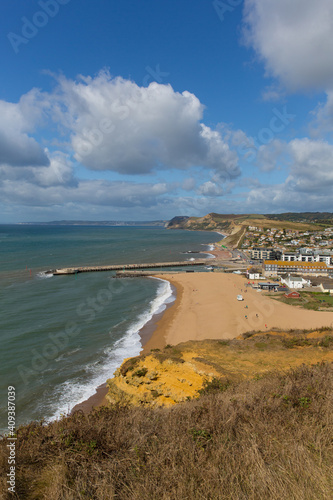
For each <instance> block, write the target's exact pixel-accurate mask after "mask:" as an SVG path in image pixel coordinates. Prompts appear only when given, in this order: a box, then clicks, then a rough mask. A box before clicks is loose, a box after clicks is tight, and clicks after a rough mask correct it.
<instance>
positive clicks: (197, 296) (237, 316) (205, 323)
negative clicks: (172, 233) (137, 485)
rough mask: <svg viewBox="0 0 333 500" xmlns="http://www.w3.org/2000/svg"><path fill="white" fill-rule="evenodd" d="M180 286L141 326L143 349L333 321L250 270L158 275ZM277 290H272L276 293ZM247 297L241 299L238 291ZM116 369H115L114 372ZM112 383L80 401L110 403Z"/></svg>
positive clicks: (329, 314) (332, 316)
mask: <svg viewBox="0 0 333 500" xmlns="http://www.w3.org/2000/svg"><path fill="white" fill-rule="evenodd" d="M155 277H159V278H161V279H164V280H168V281H169V282H170V283H171V285H173V286H174V287H175V288H176V290H177V296H176V301H175V302H174V303H173V304H172V305H171V306H170V307H168V308H167V310H166V311H165V312H164V313H163V314H160V315H158V317H155V318H153V320H152V321H150V322H149V324H147V325H146V326H145V327H144V328H143V330H142V331H141V332H140V334H141V341H142V344H143V350H142V354H145V353H147V352H149V351H150V350H151V349H156V348H163V347H164V346H165V345H167V344H171V345H176V344H179V343H180V342H186V341H188V340H205V339H232V338H235V337H237V336H238V335H240V334H242V333H245V332H248V331H251V330H259V331H265V330H271V329H272V328H279V329H285V330H289V329H292V328H293V329H315V328H320V327H332V326H333V312H326V311H308V310H305V309H301V308H298V307H295V306H292V305H287V304H283V303H281V302H278V301H276V300H274V299H273V298H271V296H268V295H266V294H265V293H263V292H261V293H258V292H257V291H256V290H254V289H252V288H251V287H246V286H245V285H246V284H247V282H248V281H247V280H246V278H245V277H244V276H238V275H236V274H227V273H202V272H194V273H192V272H191V273H186V272H185V273H175V274H160V275H158V276H156V275H155ZM273 293H274V292H272V294H271V295H272V296H273ZM238 294H241V295H243V298H244V300H243V301H238V300H237V295H238ZM111 376H112V374H110V377H111ZM106 393H107V387H106V386H105V387H101V388H99V390H98V392H97V394H95V395H94V396H92V397H91V398H89V399H88V400H87V401H84V402H83V403H81V404H79V405H77V406H76V407H75V408H74V409H73V411H76V410H82V411H85V412H87V411H90V410H91V409H92V408H93V407H96V406H100V405H102V404H104V403H105V399H104V396H105V394H106Z"/></svg>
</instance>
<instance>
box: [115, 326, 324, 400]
mask: <svg viewBox="0 0 333 500" xmlns="http://www.w3.org/2000/svg"><path fill="white" fill-rule="evenodd" d="M322 361H326V362H333V332H332V331H331V330H325V329H323V330H321V331H311V332H303V331H298V332H297V331H290V332H279V331H271V332H264V333H261V332H259V333H248V334H245V336H241V337H240V338H238V339H233V340H221V341H219V340H205V341H189V342H184V343H181V344H178V345H177V346H175V347H173V346H168V347H166V348H165V349H163V350H159V349H155V350H153V351H152V352H151V353H149V354H146V355H144V356H137V357H135V358H129V359H128V360H126V361H125V362H124V363H123V364H122V366H121V367H120V368H119V369H118V370H117V371H116V372H115V374H114V377H113V378H112V379H109V380H108V386H109V392H108V396H107V398H108V400H109V402H111V403H120V404H127V403H130V404H134V405H141V406H151V407H158V406H172V405H174V404H176V403H181V402H184V401H187V400H188V399H191V398H193V397H198V396H199V394H200V392H201V391H202V390H203V388H204V387H205V386H206V385H207V384H208V385H209V384H211V383H213V384H214V383H218V384H222V385H223V384H230V383H236V382H240V381H242V380H244V379H250V378H254V377H258V376H262V375H263V374H264V373H267V372H269V371H272V370H288V369H289V368H293V367H297V366H299V365H302V364H304V363H305V364H308V365H310V364H315V363H318V362H322Z"/></svg>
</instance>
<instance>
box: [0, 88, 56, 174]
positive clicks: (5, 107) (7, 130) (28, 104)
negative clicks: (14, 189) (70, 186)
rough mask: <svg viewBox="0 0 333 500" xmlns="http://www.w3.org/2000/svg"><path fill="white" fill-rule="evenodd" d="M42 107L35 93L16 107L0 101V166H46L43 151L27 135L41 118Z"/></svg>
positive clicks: (37, 94)
mask: <svg viewBox="0 0 333 500" xmlns="http://www.w3.org/2000/svg"><path fill="white" fill-rule="evenodd" d="M41 103H42V100H41V99H40V98H39V93H38V91H37V90H33V91H31V92H29V93H28V94H26V95H24V96H23V97H22V98H21V99H20V101H19V102H18V103H10V102H6V101H0V164H6V165H12V166H14V167H17V166H23V165H48V157H47V155H46V153H45V151H44V150H43V149H42V148H41V146H40V145H39V144H38V142H37V141H36V140H35V139H34V138H33V137H32V136H31V135H30V134H31V133H32V132H33V131H34V130H35V127H36V124H37V123H38V122H39V121H40V120H41V118H42V114H43V105H42V104H41Z"/></svg>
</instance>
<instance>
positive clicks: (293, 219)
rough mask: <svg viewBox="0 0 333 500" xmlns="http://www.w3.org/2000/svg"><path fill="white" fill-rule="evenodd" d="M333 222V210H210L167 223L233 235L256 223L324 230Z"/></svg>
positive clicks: (168, 226)
mask: <svg viewBox="0 0 333 500" xmlns="http://www.w3.org/2000/svg"><path fill="white" fill-rule="evenodd" d="M329 225H333V214H332V213H327V212H325V213H320V212H315V213H312V212H305V213H285V214H237V215H235V214H217V213H214V212H213V213H210V214H208V215H205V216H204V217H185V216H179V217H174V218H173V219H171V221H170V222H169V223H168V224H167V225H166V227H167V228H168V229H190V230H201V231H214V230H219V231H221V232H224V233H225V234H226V235H232V234H235V233H236V232H238V231H240V230H241V229H244V227H248V226H253V227H258V228H263V229H264V228H271V227H275V228H277V229H294V230H299V231H306V230H312V231H315V230H321V229H323V227H327V226H329Z"/></svg>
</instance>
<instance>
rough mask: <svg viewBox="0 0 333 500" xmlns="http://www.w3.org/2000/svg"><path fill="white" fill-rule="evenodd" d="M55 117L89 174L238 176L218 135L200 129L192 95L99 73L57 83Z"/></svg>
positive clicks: (232, 156) (232, 155)
mask: <svg viewBox="0 0 333 500" xmlns="http://www.w3.org/2000/svg"><path fill="white" fill-rule="evenodd" d="M52 101H53V103H52V106H53V116H54V117H55V119H56V120H57V121H60V122H61V123H62V125H63V126H64V127H66V128H67V129H68V131H69V133H70V135H71V145H72V148H73V150H74V153H75V158H76V159H77V160H78V161H80V162H81V163H82V164H84V165H85V166H86V167H88V168H89V169H92V170H111V171H115V172H119V173H122V174H145V173H150V172H151V171H153V170H154V169H163V168H177V169H187V168H190V167H193V166H202V167H208V168H212V169H214V170H215V171H216V172H220V173H221V174H225V173H227V175H228V176H229V177H230V176H234V177H235V176H238V175H239V174H240V170H239V167H238V163H237V162H238V158H237V154H236V153H235V152H232V151H230V149H229V147H228V144H227V143H226V142H225V141H224V140H223V138H222V136H221V135H220V134H219V132H216V131H213V130H212V129H210V128H209V127H207V126H205V125H204V124H203V123H201V120H202V118H203V110H204V107H203V105H202V104H201V103H200V101H199V99H198V98H197V97H196V96H195V95H193V94H191V93H190V92H187V91H185V92H182V93H179V92H175V91H174V90H173V89H172V87H171V86H170V85H162V84H158V83H156V82H153V83H151V84H150V85H149V86H148V87H139V86H138V85H136V84H135V83H134V82H132V81H129V80H125V79H123V78H120V77H119V78H111V77H110V75H109V74H108V73H107V72H101V73H100V74H99V75H98V76H96V77H95V78H90V77H89V78H86V77H81V79H80V80H79V81H72V80H67V79H65V78H62V79H60V81H59V89H58V92H57V95H56V96H53V99H52Z"/></svg>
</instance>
